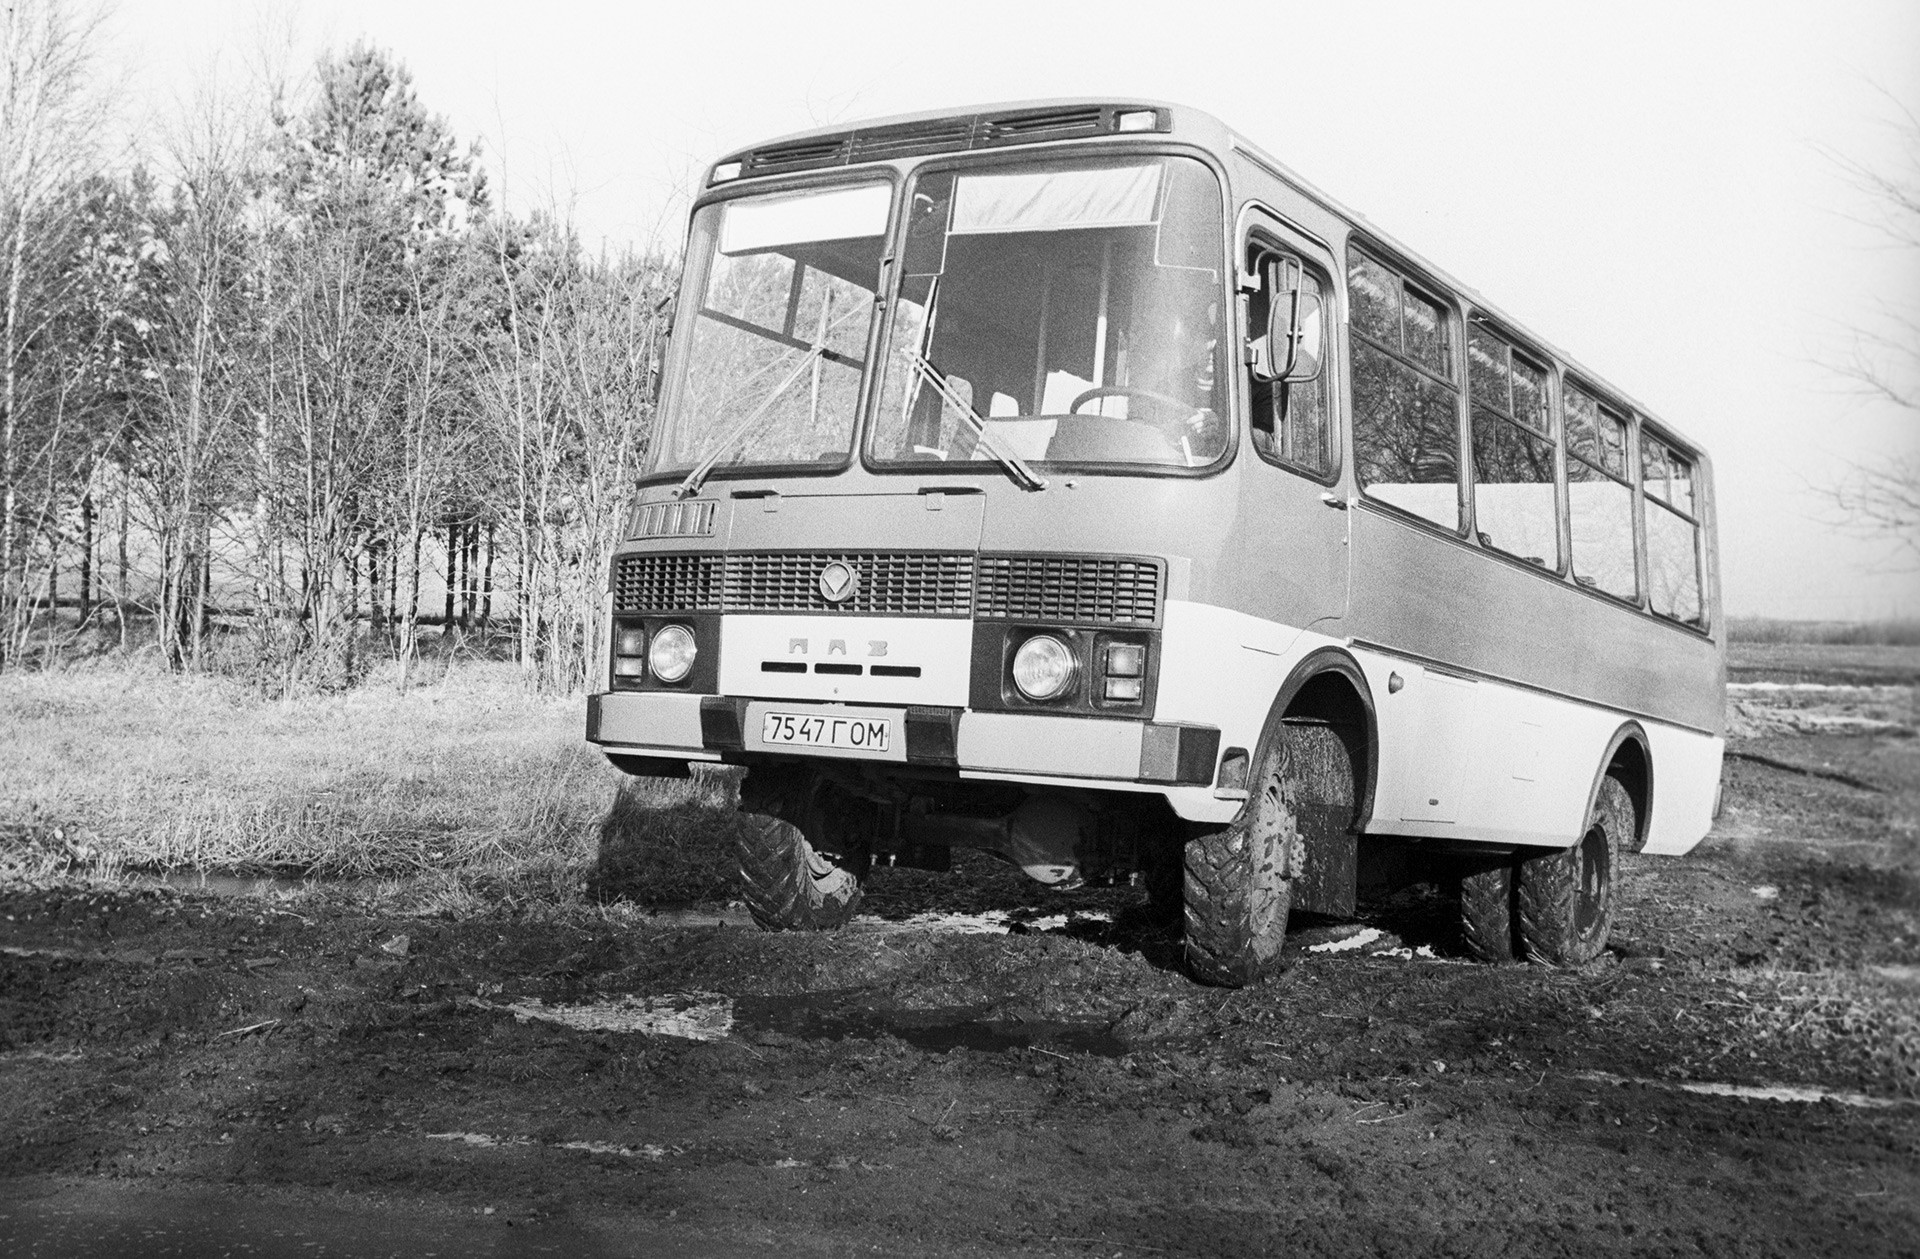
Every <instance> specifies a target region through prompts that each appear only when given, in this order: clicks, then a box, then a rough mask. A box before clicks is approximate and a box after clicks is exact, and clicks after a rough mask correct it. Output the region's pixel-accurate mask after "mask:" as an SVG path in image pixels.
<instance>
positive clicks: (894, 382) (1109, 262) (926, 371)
mask: <svg viewBox="0 0 1920 1259" xmlns="http://www.w3.org/2000/svg"><path fill="white" fill-rule="evenodd" d="M1220 205H1221V201H1220V188H1219V184H1218V183H1217V181H1216V180H1215V178H1214V176H1213V174H1212V172H1211V171H1209V170H1208V169H1207V167H1206V166H1205V165H1204V164H1202V163H1200V162H1198V161H1195V160H1193V159H1191V158H1182V157H1155V158H1139V157H1134V158H1126V159H1115V160H1104V161H1101V160H1085V159H1083V160H1079V161H1061V160H1055V161H1052V162H1044V163H1042V162H1032V163H1027V164H1024V165H1018V166H995V167H990V168H985V169H980V168H973V169H961V170H936V171H930V172H925V173H922V174H921V175H920V177H919V178H918V179H917V180H916V181H915V183H914V186H913V192H912V194H911V204H910V207H909V209H908V211H907V213H908V225H907V238H906V243H905V246H904V248H903V250H902V254H901V285H900V300H899V301H898V302H897V303H895V305H894V307H893V312H892V326H891V328H890V330H889V332H890V335H889V340H888V350H887V360H886V363H885V372H886V376H885V380H884V382H883V383H882V387H881V390H880V400H879V405H878V408H877V410H876V413H875V416H874V420H873V426H872V433H871V436H870V439H869V442H868V454H869V457H870V458H871V459H873V461H874V462H876V463H882V464H896V465H900V464H908V465H914V466H917V467H919V468H921V469H922V470H925V471H930V470H932V469H933V468H936V467H938V466H939V465H941V464H943V463H944V464H948V465H953V464H975V465H977V464H978V463H980V462H981V461H985V460H990V459H1000V460H1001V461H1002V462H1005V455H1007V454H1011V455H1013V456H1015V457H1016V460H1026V461H1031V462H1035V463H1050V464H1063V463H1064V464H1095V465H1123V466H1129V465H1130V466H1134V467H1140V466H1150V467H1171V468H1197V467H1202V466H1205V465H1208V464H1212V463H1214V462H1215V461H1216V460H1218V459H1220V458H1221V457H1222V455H1223V454H1224V453H1225V452H1226V449H1227V437H1228V426H1227V419H1226V417H1227V404H1226V384H1227V378H1226V372H1225V370H1224V368H1223V366H1222V362H1221V357H1220V356H1221V353H1222V351H1223V348H1224V347H1223V344H1222V342H1223V339H1224V337H1225V329H1226V327H1227V320H1226V318H1225V314H1224V312H1225V294H1224V286H1223V284H1222V275H1221V269H1222V266H1223V262H1222V259H1223V258H1224V256H1225V249H1224V247H1223V236H1222V229H1221V209H1220Z"/></svg>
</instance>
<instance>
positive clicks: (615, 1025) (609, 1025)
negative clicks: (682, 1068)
mask: <svg viewBox="0 0 1920 1259" xmlns="http://www.w3.org/2000/svg"><path fill="white" fill-rule="evenodd" d="M460 1004H461V1005H464V1006H469V1007H471V1008H474V1009H479V1010H498V1011H501V1012H503V1013H506V1014H511V1015H513V1017H514V1020H515V1021H516V1022H520V1023H527V1022H541V1023H557V1024H559V1025H560V1026H561V1027H570V1028H572V1029H573V1030H574V1031H576V1032H622V1033H636V1032H637V1033H639V1034H641V1035H645V1036H673V1037H677V1038H679V1039H681V1040H725V1039H726V1037H727V1033H729V1032H731V1031H732V1030H733V1018H734V1013H733V1002H732V1001H731V1000H730V999H729V998H727V997H724V996H721V995H720V994H718V993H712V992H676V993H668V994H667V995H665V996H659V997H635V996H624V997H618V998H616V999H614V1000H612V1001H593V1002H588V1003H586V1004H583V1005H548V1004H546V1003H545V1002H544V1001H541V1000H540V999H539V998H538V997H528V998H527V999H525V1000H524V1001H511V1002H506V1003H495V1002H492V1001H484V1000H482V999H481V998H479V997H464V998H462V999H461V1001H460Z"/></svg>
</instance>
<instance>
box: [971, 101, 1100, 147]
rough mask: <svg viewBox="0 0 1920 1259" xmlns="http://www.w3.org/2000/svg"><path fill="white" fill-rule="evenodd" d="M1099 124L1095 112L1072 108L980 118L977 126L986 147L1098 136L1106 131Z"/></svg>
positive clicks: (1096, 112) (1097, 115) (1097, 114)
mask: <svg viewBox="0 0 1920 1259" xmlns="http://www.w3.org/2000/svg"><path fill="white" fill-rule="evenodd" d="M1101 123H1102V118H1101V114H1100V111H1099V110H1098V109H1074V110H1052V111H1050V112H1047V113H1044V114H1017V115H1015V116H1013V117H1011V118H993V119H983V120H982V123H981V125H982V127H983V129H984V130H985V133H986V134H985V137H984V138H985V140H986V142H987V143H988V144H1032V143H1034V142H1036V141H1040V140H1066V139H1071V138H1072V137H1075V136H1090V135H1099V134H1100V133H1101V132H1102V131H1104V130H1106V128H1105V127H1104V126H1102V125H1101Z"/></svg>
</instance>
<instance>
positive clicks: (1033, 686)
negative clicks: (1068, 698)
mask: <svg viewBox="0 0 1920 1259" xmlns="http://www.w3.org/2000/svg"><path fill="white" fill-rule="evenodd" d="M1013 684H1014V685H1015V686H1017V687H1019V688H1020V693H1021V694H1022V695H1024V696H1026V697H1027V698H1028V699H1035V700H1047V699H1055V698H1057V697H1058V696H1060V695H1062V694H1064V693H1065V692H1066V689H1067V688H1068V687H1069V686H1071V685H1072V684H1073V652H1071V651H1069V650H1068V649H1067V645H1066V644H1065V643H1063V642H1061V641H1060V640H1059V639H1057V638H1055V637H1054V636H1053V635H1051V634H1035V635H1034V636H1033V637H1032V638H1029V639H1028V640H1027V641H1026V642H1024V643H1021V644H1020V649H1019V650H1018V651H1016V652H1014V653H1013Z"/></svg>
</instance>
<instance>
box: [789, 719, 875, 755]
mask: <svg viewBox="0 0 1920 1259" xmlns="http://www.w3.org/2000/svg"><path fill="white" fill-rule="evenodd" d="M760 742H762V743H764V744H768V745H770V746H781V745H784V746H789V747H792V746H799V747H810V748H833V749H835V750H836V751H844V752H891V751H892V750H893V722H892V721H891V720H889V719H888V718H886V717H848V716H839V715H835V714H831V713H783V712H769V713H767V714H765V716H763V717H762V719H761V722H760Z"/></svg>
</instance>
